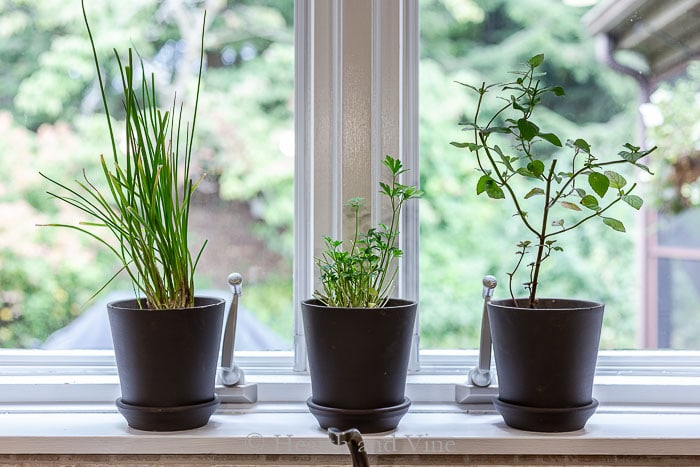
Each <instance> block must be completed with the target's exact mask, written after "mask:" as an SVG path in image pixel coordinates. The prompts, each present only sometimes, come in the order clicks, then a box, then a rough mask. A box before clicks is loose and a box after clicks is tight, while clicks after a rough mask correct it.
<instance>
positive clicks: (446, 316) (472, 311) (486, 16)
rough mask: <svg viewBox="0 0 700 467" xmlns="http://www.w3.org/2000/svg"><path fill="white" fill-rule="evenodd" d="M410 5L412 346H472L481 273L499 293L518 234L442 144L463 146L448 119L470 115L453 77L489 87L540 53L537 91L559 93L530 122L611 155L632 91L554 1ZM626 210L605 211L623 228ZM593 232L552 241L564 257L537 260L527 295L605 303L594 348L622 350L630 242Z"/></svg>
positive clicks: (463, 157)
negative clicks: (415, 246)
mask: <svg viewBox="0 0 700 467" xmlns="http://www.w3.org/2000/svg"><path fill="white" fill-rule="evenodd" d="M421 7H422V8H421V28H422V29H421V31H422V43H421V54H422V58H421V68H420V73H421V76H420V80H421V81H420V86H421V88H420V99H421V101H420V107H421V122H420V123H421V136H420V143H421V147H420V151H421V189H423V191H425V196H424V198H423V199H422V200H421V204H420V215H421V249H420V252H421V257H420V267H421V271H420V281H421V284H420V298H421V304H420V311H421V345H422V346H423V347H426V348H429V347H435V346H439V347H447V348H454V347H456V348H474V347H476V346H478V336H479V330H480V321H481V308H482V305H483V301H482V298H481V282H482V278H483V276H484V275H486V274H493V275H495V276H496V277H497V279H498V280H499V286H498V287H497V288H496V290H495V296H496V297H498V298H506V297H508V291H507V282H508V280H507V276H506V273H507V272H509V271H510V269H509V268H512V259H513V255H514V253H515V252H516V248H515V245H516V244H517V243H518V242H519V241H520V240H521V239H520V238H519V233H518V232H519V231H518V229H516V228H510V227H508V226H509V225H511V224H512V222H513V219H511V216H513V215H515V212H514V211H513V209H512V207H511V206H508V205H507V204H505V203H495V205H494V203H485V202H483V200H481V199H477V195H476V190H475V187H476V185H477V180H478V179H479V176H480V174H479V172H478V171H477V170H476V168H477V167H476V164H475V162H474V160H473V158H472V157H468V156H469V154H468V153H467V152H465V151H464V150H460V149H457V148H454V147H452V146H449V142H450V141H461V140H463V139H464V135H463V133H461V132H460V127H459V126H458V125H457V124H458V123H460V122H466V121H468V119H469V118H471V116H473V113H474V109H475V106H476V103H477V98H478V96H477V95H475V94H474V93H470V92H468V90H466V89H465V88H464V87H463V86H460V85H459V84H457V83H456V81H459V82H463V83H481V82H487V83H493V82H499V81H502V80H503V79H504V78H503V77H504V76H507V75H508V72H509V71H512V70H518V69H522V64H524V63H526V62H527V60H528V59H529V58H530V57H532V56H533V55H534V54H536V53H540V52H541V53H544V55H545V56H546V57H547V63H546V64H545V65H543V66H544V67H545V69H544V70H543V71H545V72H546V73H547V74H546V75H545V76H544V77H543V78H542V79H543V85H544V86H554V85H561V86H563V87H564V88H565V89H566V93H567V98H566V99H565V101H563V102H561V103H560V102H555V103H553V105H556V109H554V107H549V106H548V104H546V103H545V107H549V111H547V109H543V111H544V112H543V115H542V116H541V117H540V118H541V120H540V122H541V126H542V127H543V128H558V129H559V130H560V133H561V134H564V135H567V134H569V135H573V134H576V135H580V137H581V138H584V139H585V140H586V141H588V142H589V143H590V145H591V147H592V148H593V149H594V150H595V151H596V152H597V153H600V154H616V153H617V152H618V151H619V141H634V136H635V135H634V113H633V112H634V108H635V106H636V102H637V100H636V99H637V98H636V95H637V85H636V83H635V82H634V81H633V80H631V79H629V78H626V77H622V76H620V75H618V74H615V73H614V72H613V71H611V70H608V69H606V68H605V66H603V65H601V64H599V63H598V62H597V61H596V59H595V57H594V50H593V41H592V39H591V38H590V37H588V35H587V33H586V32H585V31H584V29H583V25H582V23H581V16H582V15H583V14H584V13H585V11H586V9H583V8H575V7H571V6H567V5H565V4H564V3H563V2H560V1H557V0H539V1H505V0H500V1H467V2H458V1H452V0H449V1H448V0H446V1H438V0H424V1H422V2H421ZM560 104H562V105H560ZM430 109H439V110H438V111H435V112H431V111H430ZM491 111H493V109H492V108H487V109H484V112H486V113H491ZM623 175H625V177H627V179H628V180H634V177H633V175H632V174H627V173H624V174H623ZM632 211H633V210H621V211H620V212H618V213H616V214H617V215H618V218H619V219H620V220H621V221H622V222H623V223H624V224H625V225H627V226H634V225H635V219H634V213H633V212H632ZM603 228H605V230H608V229H607V228H606V227H604V226H603V227H601V226H600V225H598V224H597V223H595V224H592V225H582V226H581V228H580V230H578V231H577V232H576V234H575V237H574V238H564V239H562V241H565V242H567V243H566V244H567V248H566V251H565V252H563V253H562V254H561V256H560V257H559V258H557V260H558V261H557V263H551V264H547V263H545V264H543V266H542V271H541V276H540V290H539V295H540V296H541V297H547V296H550V297H552V296H557V297H580V298H587V299H591V300H600V301H603V302H605V303H606V314H605V323H604V329H603V335H602V338H601V345H602V347H603V348H630V347H633V346H634V345H635V328H636V321H635V320H636V312H637V309H638V307H637V304H636V298H637V289H638V285H637V281H638V278H637V277H636V274H635V273H636V270H635V269H634V268H633V267H630V265H633V264H634V258H635V244H634V242H635V236H634V234H627V235H622V234H616V233H615V232H610V234H609V235H606V238H605V241H604V242H601V241H597V238H598V237H599V236H600V234H601V229H603ZM605 233H606V234H607V233H608V232H605ZM517 292H521V293H520V294H521V295H524V294H525V292H526V291H525V290H524V289H523V290H520V291H516V293H517Z"/></svg>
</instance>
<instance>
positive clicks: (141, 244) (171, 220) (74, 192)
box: [41, 1, 206, 309]
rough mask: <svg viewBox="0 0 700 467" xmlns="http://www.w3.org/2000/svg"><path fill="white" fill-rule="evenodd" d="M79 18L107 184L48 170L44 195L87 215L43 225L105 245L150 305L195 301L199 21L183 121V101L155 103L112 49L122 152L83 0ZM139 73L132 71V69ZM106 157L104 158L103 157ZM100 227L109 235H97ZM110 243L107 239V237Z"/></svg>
mask: <svg viewBox="0 0 700 467" xmlns="http://www.w3.org/2000/svg"><path fill="white" fill-rule="evenodd" d="M82 9H83V18H84V21H85V26H86V28H87V33H88V36H89V38H90V44H91V46H92V53H93V59H94V64H95V68H96V70H97V78H98V81H99V85H100V92H101V96H102V103H103V106H104V111H105V115H106V119H107V127H108V130H109V136H110V139H111V152H112V154H111V157H109V158H105V157H104V155H101V156H100V165H101V168H102V172H103V174H104V178H105V182H106V188H104V189H100V188H98V187H97V185H96V184H94V183H92V182H91V181H90V180H89V179H88V177H87V175H86V173H85V171H84V170H83V175H82V180H76V185H77V186H75V187H74V188H72V187H70V186H68V185H66V184H63V183H60V182H58V181H56V180H54V179H53V178H50V177H49V176H47V175H44V174H41V175H42V176H43V177H44V178H46V179H47V180H49V181H50V182H52V183H53V184H54V185H56V186H57V187H59V188H60V189H61V191H60V192H59V193H55V192H49V193H48V194H49V195H50V196H52V197H54V198H56V199H58V200H60V201H62V202H65V203H67V204H69V205H71V206H74V207H76V208H77V209H79V210H81V211H83V212H84V213H86V214H87V215H88V216H89V217H90V218H91V220H89V221H86V222H81V223H79V224H78V225H72V224H48V225H53V226H59V227H66V228H70V229H74V230H77V231H79V232H82V233H84V234H86V235H88V236H90V237H92V238H93V239H95V240H97V241H98V242H100V243H102V244H103V245H105V246H106V247H107V248H109V250H111V251H112V252H113V253H114V254H115V255H116V256H117V257H118V258H119V261H120V263H121V268H120V270H119V271H118V272H117V274H115V275H114V276H113V277H112V278H111V279H110V280H109V281H107V282H106V283H105V284H104V286H103V287H102V288H101V289H100V290H99V291H98V292H97V293H96V294H95V295H97V294H98V293H99V292H100V291H102V290H103V289H104V288H105V287H106V286H107V285H108V284H109V283H110V282H111V281H112V280H113V279H114V278H115V277H116V276H117V275H118V274H119V273H121V272H122V271H126V273H127V274H128V275H129V277H130V279H131V282H132V284H133V287H134V292H135V293H136V294H137V295H143V296H145V298H146V302H147V306H148V307H149V308H156V309H168V308H184V307H191V306H193V305H194V273H195V269H196V267H197V263H198V262H199V258H200V257H201V254H202V251H203V250H204V247H205V246H206V241H204V243H203V244H202V246H201V247H200V248H199V250H198V251H197V254H196V256H194V257H193V255H192V254H191V252H190V250H189V245H188V242H189V239H188V220H189V212H190V203H191V201H192V194H193V193H194V191H195V190H196V188H197V186H198V184H199V182H200V181H201V180H202V177H200V178H199V179H198V180H197V181H196V182H195V181H193V179H192V178H191V176H190V169H191V160H192V148H193V140H194V130H195V122H196V119H197V107H198V103H199V90H200V84H201V79H202V69H203V63H204V25H205V22H206V13H205V16H204V19H203V22H202V34H201V40H202V45H201V48H200V60H199V74H198V77H197V91H196V97H195V103H194V111H193V114H192V119H191V123H186V124H183V121H182V120H183V104H182V103H180V104H179V105H178V103H177V96H175V97H174V98H173V103H172V106H171V107H170V109H169V110H161V109H159V108H158V102H157V90H156V85H155V81H156V80H155V76H154V75H153V74H151V75H150V76H149V75H147V74H146V72H145V68H144V66H143V62H142V60H141V59H140V58H139V59H138V60H135V59H134V52H133V51H132V49H129V51H128V58H127V61H126V63H123V62H122V59H121V58H120V56H119V53H118V52H117V50H116V49H115V50H114V57H115V59H116V62H117V65H118V69H119V73H120V78H121V86H122V93H123V102H122V104H123V107H124V112H125V135H124V136H125V138H124V141H125V144H126V148H125V152H124V153H121V152H120V150H119V149H118V145H117V137H116V136H115V132H114V129H113V127H112V122H111V117H110V110H109V106H108V104H107V96H106V92H105V85H104V80H103V77H102V73H101V71H100V63H99V61H98V58H97V51H96V48H95V41H94V39H93V35H92V31H91V29H90V25H89V22H88V18H87V14H86V12H85V3H84V1H83V4H82ZM137 69H138V70H140V71H136V70H137ZM108 159H110V161H109V162H108ZM104 230H106V231H107V232H108V233H109V234H111V238H110V237H108V238H107V239H105V238H103V236H102V232H103V231H104ZM112 239H113V240H115V241H110V240H112Z"/></svg>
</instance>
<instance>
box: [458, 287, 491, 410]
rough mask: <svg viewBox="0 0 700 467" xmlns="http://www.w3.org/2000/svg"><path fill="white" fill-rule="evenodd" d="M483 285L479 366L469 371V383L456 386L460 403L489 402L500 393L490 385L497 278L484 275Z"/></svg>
mask: <svg viewBox="0 0 700 467" xmlns="http://www.w3.org/2000/svg"><path fill="white" fill-rule="evenodd" d="M482 285H483V288H482V290H481V297H482V298H483V299H484V307H483V310H482V313H481V338H480V340H479V360H478V362H477V366H476V367H474V368H472V369H471V371H470V372H469V377H468V379H467V383H466V384H458V385H456V386H455V401H456V402H458V403H460V404H483V403H489V402H491V400H492V399H493V398H494V397H495V396H497V395H498V391H497V389H496V388H493V387H490V386H491V383H492V380H493V376H492V374H491V344H492V340H491V326H490V323H489V313H488V303H489V301H491V297H493V289H495V288H496V285H497V281H496V278H495V277H493V276H484V279H483V281H482Z"/></svg>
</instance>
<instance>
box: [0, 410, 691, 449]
mask: <svg viewBox="0 0 700 467" xmlns="http://www.w3.org/2000/svg"><path fill="white" fill-rule="evenodd" d="M474 407H476V406H474ZM17 409H18V408H17V407H16V406H15V407H14V408H13V409H11V410H9V411H6V410H3V409H2V408H0V454H15V455H17V454H80V455H85V454H95V455H97V454H109V455H118V454H170V455H176V454H181V455H192V454H269V455H347V453H348V451H347V448H346V447H345V446H341V447H338V446H334V445H332V444H331V443H330V442H329V441H328V437H327V434H326V433H325V432H324V431H323V430H321V429H320V428H319V427H318V425H317V424H316V421H315V419H314V418H313V416H312V415H311V414H309V412H308V411H307V409H306V406H305V405H304V404H302V403H258V404H254V405H253V406H248V407H245V408H242V407H240V406H232V405H229V404H224V405H222V407H221V408H220V409H219V410H218V411H217V413H216V414H214V415H213V416H212V418H211V420H210V423H209V424H208V425H207V426H205V427H202V428H199V429H196V430H189V431H182V432H174V433H150V432H142V431H138V430H133V429H131V428H129V427H128V426H127V425H126V422H125V421H124V419H123V418H122V417H121V415H120V414H118V413H117V412H116V410H115V408H114V406H113V405H107V404H95V405H80V404H72V405H70V406H66V407H65V408H64V410H55V407H54V410H50V407H40V406H26V407H25V409H26V410H25V411H18V410H17ZM47 409H49V410H47ZM364 439H365V445H366V447H367V451H368V453H369V454H389V455H407V454H408V455H445V454H449V455H466V454H469V455H476V454H478V455H635V456H646V455H648V456H663V455H669V456H680V455H683V456H693V455H694V456H697V455H700V408H698V407H695V408H688V407H685V408H683V407H670V406H668V407H656V408H651V407H645V408H644V410H642V411H640V410H636V409H634V408H626V407H620V406H604V405H601V407H600V408H599V409H598V411H597V413H596V414H595V415H593V417H592V418H591V419H590V420H589V422H588V424H587V425H586V427H585V428H584V429H583V430H579V431H576V432H571V433H559V434H538V433H531V432H523V431H519V430H514V429H511V428H509V427H507V426H506V425H505V424H504V423H503V421H502V419H501V417H500V416H499V415H498V414H496V413H495V412H494V411H493V410H492V409H491V408H490V406H486V407H481V408H480V407H476V408H472V409H470V408H467V407H465V406H458V405H456V404H429V403H419V404H414V405H413V407H412V408H411V411H410V412H409V413H408V414H407V415H406V416H405V417H404V419H403V420H402V422H401V424H400V425H399V428H398V429H397V430H396V431H394V432H391V433H385V434H381V435H366V436H365V437H364Z"/></svg>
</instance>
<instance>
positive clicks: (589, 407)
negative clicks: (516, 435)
mask: <svg viewBox="0 0 700 467" xmlns="http://www.w3.org/2000/svg"><path fill="white" fill-rule="evenodd" d="M523 302H524V303H527V300H526V299H523ZM604 307H605V306H604V305H603V304H601V303H597V302H588V301H581V300H566V299H541V300H539V301H538V306H537V308H519V307H515V306H513V301H512V300H510V299H508V300H494V301H492V302H490V303H489V305H488V313H489V321H490V324H491V334H492V336H493V348H494V356H495V359H496V370H497V374H498V389H499V394H498V398H497V399H496V400H495V401H494V405H495V406H496V409H497V410H498V411H499V412H500V413H501V415H502V416H503V419H504V420H505V422H506V424H508V425H509V426H512V427H514V428H519V429H521V430H529V431H540V432H564V431H574V430H578V429H580V428H583V426H584V425H585V424H586V421H587V420H588V419H589V418H590V416H591V415H593V413H594V412H595V409H596V407H597V406H598V402H597V401H596V400H595V399H593V397H592V392H593V377H594V375H595V367H596V360H597V357H598V345H599V342H600V331H601V327H602V324H603V309H604Z"/></svg>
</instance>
